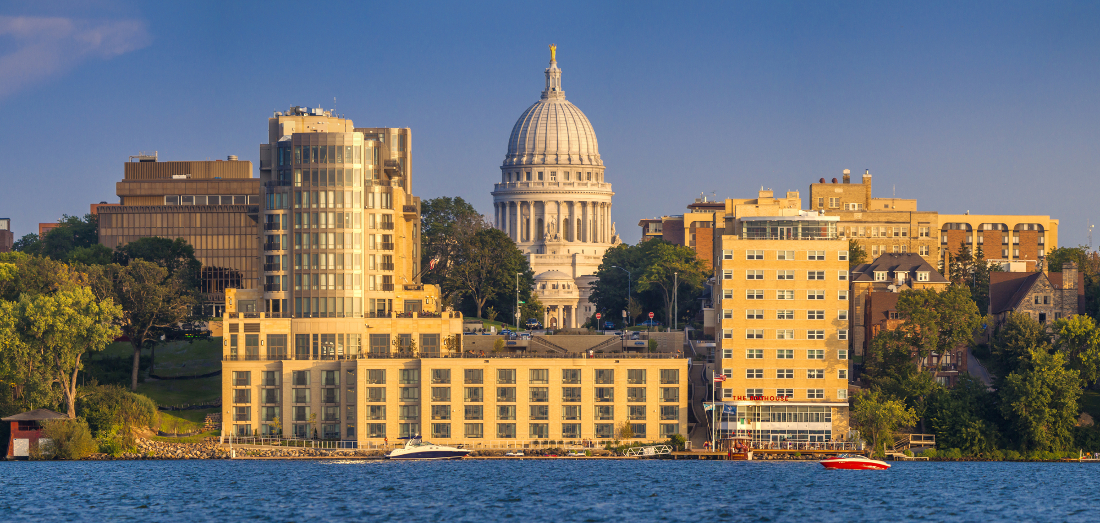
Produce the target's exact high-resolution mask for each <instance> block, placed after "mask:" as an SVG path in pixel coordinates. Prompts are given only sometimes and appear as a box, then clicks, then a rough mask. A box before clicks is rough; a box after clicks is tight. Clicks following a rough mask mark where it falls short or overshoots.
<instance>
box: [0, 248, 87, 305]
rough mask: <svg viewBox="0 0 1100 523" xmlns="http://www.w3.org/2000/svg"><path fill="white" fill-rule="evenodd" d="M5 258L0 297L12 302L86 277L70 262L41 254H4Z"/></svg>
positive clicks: (62, 286)
mask: <svg viewBox="0 0 1100 523" xmlns="http://www.w3.org/2000/svg"><path fill="white" fill-rule="evenodd" d="M3 256H4V259H7V260H9V263H7V264H5V265H9V266H8V267H6V268H5V271H4V272H5V274H6V276H5V277H4V278H0V299H3V300H7V301H16V300H18V299H19V297H20V296H22V295H24V294H28V295H32V296H34V295H39V294H52V293H54V292H57V291H59V290H61V289H64V288H67V287H71V286H74V285H80V284H81V283H82V282H84V281H85V280H86V277H85V275H84V274H83V273H81V272H79V271H77V270H76V269H74V268H73V267H72V266H70V265H66V264H65V263H62V262H60V261H57V260H53V259H50V258H47V257H45V256H28V255H25V254H22V253H7V254H5V255H3Z"/></svg>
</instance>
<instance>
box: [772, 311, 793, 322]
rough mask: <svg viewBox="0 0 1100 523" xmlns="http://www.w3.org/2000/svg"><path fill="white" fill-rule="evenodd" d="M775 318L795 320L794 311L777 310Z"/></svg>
mask: <svg viewBox="0 0 1100 523" xmlns="http://www.w3.org/2000/svg"><path fill="white" fill-rule="evenodd" d="M775 319H777V320H793V319H794V311H793V310H787V309H780V310H777V311H775Z"/></svg>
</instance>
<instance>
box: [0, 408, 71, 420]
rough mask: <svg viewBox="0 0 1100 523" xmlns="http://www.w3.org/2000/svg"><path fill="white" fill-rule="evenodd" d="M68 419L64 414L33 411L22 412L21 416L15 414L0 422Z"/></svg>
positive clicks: (47, 410) (41, 410)
mask: <svg viewBox="0 0 1100 523" xmlns="http://www.w3.org/2000/svg"><path fill="white" fill-rule="evenodd" d="M68 418H69V417H68V416H66V415H64V414H58V413H56V412H54V411H52V410H49V409H35V410H32V411H30V412H24V413H22V414H16V415H14V416H8V417H6V418H3V419H0V421H42V420H50V419H68Z"/></svg>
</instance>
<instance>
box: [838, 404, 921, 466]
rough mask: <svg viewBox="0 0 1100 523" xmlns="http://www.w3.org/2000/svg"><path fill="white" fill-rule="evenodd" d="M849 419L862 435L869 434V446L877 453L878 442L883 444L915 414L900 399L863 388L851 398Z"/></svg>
mask: <svg viewBox="0 0 1100 523" xmlns="http://www.w3.org/2000/svg"><path fill="white" fill-rule="evenodd" d="M853 399H854V404H853V406H852V413H851V420H852V424H853V425H855V426H856V427H859V430H860V431H862V432H863V436H864V437H868V436H870V438H871V448H872V449H874V451H875V452H876V453H877V452H878V451H879V448H880V447H879V444H880V443H881V444H882V445H885V444H886V442H887V441H889V440H890V439H891V437H892V436H893V433H894V431H896V430H897V429H898V427H905V426H910V425H912V424H913V423H915V422H916V421H917V414H916V412H914V411H913V409H911V408H906V407H905V403H903V402H902V401H901V400H899V399H896V398H893V397H890V396H888V395H887V394H885V393H883V392H881V391H877V390H864V391H861V392H859V393H858V394H856V396H855V397H854V398H853Z"/></svg>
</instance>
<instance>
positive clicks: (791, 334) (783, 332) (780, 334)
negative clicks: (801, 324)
mask: <svg viewBox="0 0 1100 523" xmlns="http://www.w3.org/2000/svg"><path fill="white" fill-rule="evenodd" d="M765 330H772V329H745V339H746V340H762V339H764V331H765ZM773 332H775V337H774V338H772V337H768V339H776V340H824V339H825V330H824V329H817V330H813V329H811V330H805V331H803V330H799V331H797V332H798V334H799V335H797V336H796V335H795V332H796V331H795V329H774V331H773ZM722 338H723V339H727V340H729V339H733V329H722ZM836 338H837V339H838V340H846V339H848V329H838V330H837V331H836Z"/></svg>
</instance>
